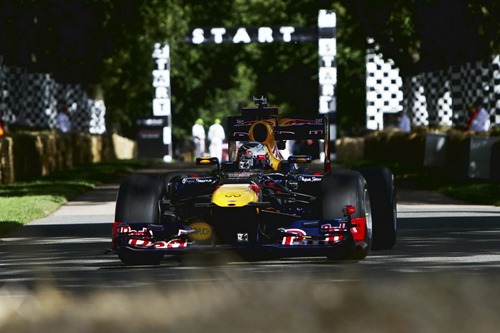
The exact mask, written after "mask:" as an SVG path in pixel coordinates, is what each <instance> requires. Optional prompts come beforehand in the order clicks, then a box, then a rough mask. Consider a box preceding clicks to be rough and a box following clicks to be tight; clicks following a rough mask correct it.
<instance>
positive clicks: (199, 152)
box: [191, 118, 205, 158]
mask: <svg viewBox="0 0 500 333" xmlns="http://www.w3.org/2000/svg"><path fill="white" fill-rule="evenodd" d="M191 135H192V136H193V140H194V158H197V157H201V156H203V155H204V154H205V128H204V127H203V120H202V119H201V118H198V119H197V120H196V122H195V123H194V125H193V128H192V129H191Z"/></svg>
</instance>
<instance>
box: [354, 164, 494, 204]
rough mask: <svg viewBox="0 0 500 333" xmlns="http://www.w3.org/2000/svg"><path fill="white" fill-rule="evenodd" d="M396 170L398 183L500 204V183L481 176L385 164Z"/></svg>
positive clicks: (461, 198)
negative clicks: (461, 175)
mask: <svg viewBox="0 0 500 333" xmlns="http://www.w3.org/2000/svg"><path fill="white" fill-rule="evenodd" d="M375 164H378V165H380V164H381V163H375V162H372V161H354V162H349V163H348V165H349V166H351V167H359V166H363V165H375ZM384 165H385V166H386V167H388V168H389V169H391V170H392V172H393V173H394V176H395V178H396V182H399V183H404V184H406V185H409V186H411V187H413V188H416V189H422V190H430V191H437V192H439V193H442V194H444V195H446V196H449V197H450V198H454V199H459V200H463V201H466V202H468V203H471V204H478V205H494V206H500V183H498V182H496V183H495V182H492V181H488V180H480V179H456V178H455V177H452V176H450V175H449V174H448V173H447V172H446V170H435V169H426V168H423V167H419V166H413V167H408V166H403V165H401V164H399V163H384Z"/></svg>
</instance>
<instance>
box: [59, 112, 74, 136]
mask: <svg viewBox="0 0 500 333" xmlns="http://www.w3.org/2000/svg"><path fill="white" fill-rule="evenodd" d="M68 114H69V112H68V107H67V106H63V107H62V108H61V110H60V111H59V113H58V114H57V128H58V129H59V130H60V131H61V132H63V133H68V132H69V131H71V121H70V119H69V115H68Z"/></svg>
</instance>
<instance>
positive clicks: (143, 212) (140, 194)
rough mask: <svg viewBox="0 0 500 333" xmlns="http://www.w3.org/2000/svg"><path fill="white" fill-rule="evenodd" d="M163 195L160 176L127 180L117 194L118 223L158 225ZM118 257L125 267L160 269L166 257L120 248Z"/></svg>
mask: <svg viewBox="0 0 500 333" xmlns="http://www.w3.org/2000/svg"><path fill="white" fill-rule="evenodd" d="M164 193H165V186H164V182H163V180H162V179H161V178H160V177H158V176H152V175H132V176H129V177H127V178H126V179H125V180H124V181H123V182H122V183H121V185H120V188H119V190H118V196H117V199H116V208H115V221H116V222H122V223H126V224H130V225H134V224H138V225H144V224H152V223H157V222H158V221H159V218H160V207H159V201H160V200H161V198H162V196H163V195H164ZM118 257H119V258H120V260H121V261H122V262H123V263H124V264H125V265H159V264H160V262H161V260H162V258H163V254H159V253H153V254H151V253H141V252H135V251H133V250H130V249H127V248H126V247H120V248H119V249H118Z"/></svg>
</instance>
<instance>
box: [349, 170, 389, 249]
mask: <svg viewBox="0 0 500 333" xmlns="http://www.w3.org/2000/svg"><path fill="white" fill-rule="evenodd" d="M357 170H358V171H359V172H360V173H361V174H362V175H363V177H364V178H365V179H366V182H367V183H368V191H369V193H370V201H371V204H372V214H373V242H372V249H373V250H390V249H392V248H393V247H394V245H395V244H396V237H397V208H396V207H397V206H396V205H397V203H396V190H395V187H394V175H393V174H392V172H391V170H389V169H387V168H385V167H362V168H359V169H357Z"/></svg>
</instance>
